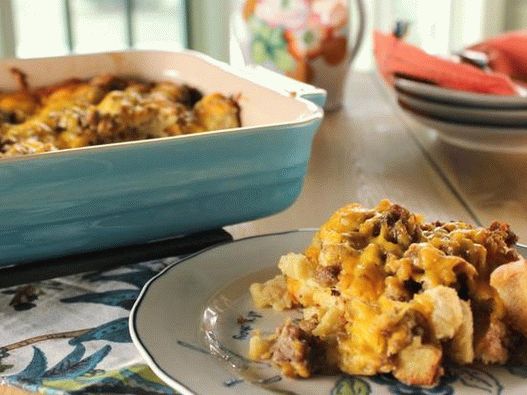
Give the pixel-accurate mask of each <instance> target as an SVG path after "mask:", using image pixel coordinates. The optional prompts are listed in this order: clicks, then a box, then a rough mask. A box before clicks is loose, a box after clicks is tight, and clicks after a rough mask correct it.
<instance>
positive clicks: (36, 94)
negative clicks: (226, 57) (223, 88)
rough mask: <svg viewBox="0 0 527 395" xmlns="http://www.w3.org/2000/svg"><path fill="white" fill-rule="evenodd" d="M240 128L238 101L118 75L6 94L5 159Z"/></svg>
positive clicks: (0, 127) (0, 128) (1, 143)
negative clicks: (90, 146) (118, 76)
mask: <svg viewBox="0 0 527 395" xmlns="http://www.w3.org/2000/svg"><path fill="white" fill-rule="evenodd" d="M239 126H240V117H239V107H238V105H237V103H236V101H235V100H233V99H232V98H228V97H225V96H223V95H221V94H219V93H213V94H210V95H207V96H204V97H202V95H201V93H200V92H198V91H197V90H196V89H193V88H190V87H188V86H186V85H180V84H176V83H172V82H159V83H150V82H140V81H136V80H131V79H121V78H117V77H114V76H97V77H94V78H92V79H90V80H89V81H80V80H70V81H66V82H63V83H61V84H59V85H57V86H51V87H44V88H40V89H37V90H33V91H30V90H29V89H28V88H27V86H25V85H24V86H23V87H22V89H21V90H20V91H18V92H8V93H2V92H0V158H2V157H10V156H17V155H23V154H33V153H40V152H46V151H55V150H60V149H68V148H78V147H84V146H89V145H98V144H107V143H114V142H121V141H131V140H140V139H149V138H158V137H168V136H176V135H181V134H189V133H197V132H204V131H209V130H219V129H230V128H235V127H239Z"/></svg>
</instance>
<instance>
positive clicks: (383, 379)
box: [130, 230, 527, 395]
mask: <svg viewBox="0 0 527 395" xmlns="http://www.w3.org/2000/svg"><path fill="white" fill-rule="evenodd" d="M313 234H314V231H313V230H305V231H294V232H288V233H281V234H273V235H266V236H260V237H253V238H248V239H242V240H238V241H235V242H232V243H227V244H223V245H220V246H217V247H213V248H210V249H208V250H205V251H204V252H201V253H198V254H196V255H194V256H192V257H190V258H187V259H186V260H184V261H182V262H180V263H178V264H176V265H173V266H170V267H168V268H167V269H165V270H164V271H163V272H161V273H160V274H158V275H157V276H156V277H154V278H153V279H152V280H150V281H149V282H148V283H147V284H146V285H145V287H144V288H143V290H142V292H141V295H140V296H139V298H138V300H137V301H136V303H135V305H134V307H133V309H132V312H131V315H130V333H131V336H132V339H133V341H134V343H135V345H136V346H137V348H138V350H139V351H140V353H141V354H142V356H143V357H144V358H145V360H146V361H147V363H148V364H149V365H150V367H151V368H152V369H153V371H154V372H155V373H156V374H157V375H158V376H159V377H160V378H161V379H163V380H164V381H165V382H166V383H167V384H168V385H170V386H172V387H173V388H174V389H176V390H177V391H180V392H182V393H184V394H193V393H196V394H207V395H208V394H214V395H222V394H231V395H232V394H264V393H270V392H271V393H282V394H304V395H320V394H328V395H330V394H331V395H344V394H349V395H374V394H375V395H388V394H407V395H411V394H415V395H417V394H420V395H426V394H428V395H432V394H436V395H450V394H459V395H461V394H463V395H489V394H490V395H498V394H501V395H509V394H525V388H526V386H527V380H526V378H527V367H509V368H482V367H474V366H473V367H462V368H456V369H451V370H450V371H449V373H448V374H447V375H445V376H443V378H442V379H441V382H440V384H439V385H438V386H436V387H435V388H433V389H426V390H423V389H422V388H418V387H410V386H407V385H404V384H401V383H399V382H397V381H396V380H395V379H393V378H392V377H391V376H388V375H382V376H375V377H369V378H366V377H358V376H346V375H340V376H319V377H316V378H312V379H296V380H295V379H290V378H284V377H281V376H280V374H279V372H278V371H277V370H275V369H274V368H272V367H270V366H268V365H267V364H265V363H257V362H252V361H249V360H248V359H247V350H248V347H249V336H250V332H251V331H252V330H253V329H256V328H259V329H261V330H262V331H263V332H268V331H274V328H275V327H276V326H277V325H278V324H279V323H281V322H283V320H284V318H285V316H286V315H291V314H292V313H291V312H287V313H277V312H274V311H272V310H268V309H266V310H260V309H256V308H254V306H253V305H252V302H251V298H250V296H249V292H248V287H249V285H250V284H251V283H253V282H255V281H259V282H262V281H265V280H267V279H269V278H271V277H272V276H274V275H275V274H277V273H278V270H277V268H276V263H277V260H278V258H279V257H280V256H281V255H282V254H284V253H287V252H290V251H297V252H300V251H303V250H304V249H305V248H306V246H307V245H308V244H309V242H310V241H311V238H312V237H313ZM251 383H252V384H251Z"/></svg>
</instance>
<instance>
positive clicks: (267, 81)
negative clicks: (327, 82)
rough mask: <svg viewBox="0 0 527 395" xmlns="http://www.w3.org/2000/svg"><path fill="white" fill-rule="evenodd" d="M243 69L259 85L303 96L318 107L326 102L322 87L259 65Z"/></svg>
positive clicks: (295, 95)
mask: <svg viewBox="0 0 527 395" xmlns="http://www.w3.org/2000/svg"><path fill="white" fill-rule="evenodd" d="M244 71H245V72H246V74H247V76H248V77H249V79H251V80H253V81H254V82H256V83H258V84H260V85H265V87H267V88H269V89H272V90H275V91H277V92H280V93H282V94H284V95H287V96H293V97H301V98H304V99H306V100H309V101H310V102H312V103H314V104H316V105H317V106H319V107H324V103H325V102H326V91H325V90H324V89H321V88H317V87H315V86H313V85H309V84H306V83H305V82H300V81H297V80H295V79H293V78H289V77H286V76H285V75H282V74H278V73H275V72H274V71H272V70H269V69H267V68H265V67H263V66H259V65H254V66H253V65H251V66H246V67H245V68H244Z"/></svg>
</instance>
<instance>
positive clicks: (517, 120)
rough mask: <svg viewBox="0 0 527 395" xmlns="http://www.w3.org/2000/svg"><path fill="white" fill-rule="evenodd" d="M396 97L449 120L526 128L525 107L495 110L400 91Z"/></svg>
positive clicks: (430, 113)
mask: <svg viewBox="0 0 527 395" xmlns="http://www.w3.org/2000/svg"><path fill="white" fill-rule="evenodd" d="M397 98H398V99H399V100H400V101H401V102H402V103H403V104H405V105H406V106H408V107H411V108H413V109H415V110H418V111H419V112H420V113H422V114H424V115H430V116H432V117H438V118H442V119H444V120H447V121H451V122H460V123H471V124H484V125H493V126H500V127H506V126H513V127H525V128H527V109H525V110H521V109H517V110H509V109H499V110H496V109H491V108H486V109H482V108H474V107H463V106H459V105H456V104H446V103H437V102H432V101H429V100H427V99H424V98H420V97H417V96H411V95H407V94H405V93H402V92H397Z"/></svg>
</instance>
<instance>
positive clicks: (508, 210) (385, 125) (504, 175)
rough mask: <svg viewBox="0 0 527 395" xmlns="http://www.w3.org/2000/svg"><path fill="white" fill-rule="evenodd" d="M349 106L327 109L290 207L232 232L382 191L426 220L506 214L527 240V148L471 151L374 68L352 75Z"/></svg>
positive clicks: (273, 224)
mask: <svg viewBox="0 0 527 395" xmlns="http://www.w3.org/2000/svg"><path fill="white" fill-rule="evenodd" d="M346 91H347V92H348V95H347V98H346V103H345V106H344V108H343V109H342V110H340V111H338V112H333V113H329V114H326V117H325V120H324V122H323V124H322V127H321V129H320V131H319V132H318V134H317V136H316V137H315V141H314V143H313V154H312V157H311V162H310V166H309V171H308V175H307V178H306V181H305V185H304V189H303V191H302V194H301V195H300V197H299V199H298V200H297V201H296V202H295V203H294V204H293V205H292V206H291V207H290V208H288V209H287V210H285V211H284V212H282V213H279V214H277V215H274V216H272V217H268V218H264V219H261V220H258V221H253V222H249V223H245V224H240V225H235V226H231V227H228V228H227V230H228V231H229V232H230V233H231V234H233V236H234V237H235V238H238V237H244V236H249V235H255V234H262V233H269V232H276V231H280V230H284V229H291V228H297V227H318V226H319V225H320V224H321V223H323V222H324V221H325V220H326V219H327V218H328V216H329V215H330V214H331V213H332V212H333V211H334V210H335V209H337V208H338V207H340V206H342V205H344V204H346V203H349V202H359V203H362V204H364V205H366V206H373V205H375V204H376V203H377V202H378V201H379V200H380V199H382V198H385V197H386V198H389V199H390V200H392V201H394V202H397V203H399V204H402V205H404V206H406V207H408V208H409V209H411V210H413V211H415V212H418V213H421V214H424V215H425V217H426V218H427V219H428V220H436V219H438V220H454V219H460V220H464V221H469V222H472V223H477V224H482V225H488V224H489V223H490V222H492V221H493V220H497V219H499V220H503V221H505V222H509V223H510V224H511V225H512V228H513V230H514V231H515V232H516V233H517V234H518V236H520V241H522V240H523V241H524V242H527V215H525V214H526V213H527V182H525V181H524V180H527V166H526V165H527V155H518V154H517V155H510V154H501V153H485V152H477V151H469V150H465V149H461V148H457V147H453V146H450V145H448V144H445V143H443V142H442V141H441V140H438V139H437V138H436V136H435V133H434V132H433V131H431V130H429V129H427V128H425V127H423V126H421V125H419V124H417V123H416V122H415V121H413V120H411V119H410V118H408V117H406V116H405V115H404V114H403V113H402V112H401V111H400V110H399V109H398V107H397V105H396V104H395V99H394V97H393V95H392V93H391V92H390V90H389V89H388V88H386V86H385V85H384V84H383V82H382V81H380V80H379V79H378V78H377V77H376V76H375V75H373V74H358V73H357V74H353V75H352V76H351V78H350V79H349V80H348V84H347V89H346Z"/></svg>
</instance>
